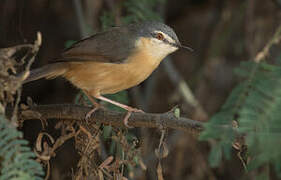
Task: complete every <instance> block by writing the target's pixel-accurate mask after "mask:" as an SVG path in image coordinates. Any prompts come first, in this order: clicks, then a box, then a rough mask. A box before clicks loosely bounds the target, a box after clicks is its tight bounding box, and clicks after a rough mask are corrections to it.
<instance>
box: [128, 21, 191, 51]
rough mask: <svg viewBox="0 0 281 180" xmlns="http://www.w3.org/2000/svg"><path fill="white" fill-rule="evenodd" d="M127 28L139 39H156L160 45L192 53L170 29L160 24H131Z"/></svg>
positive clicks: (148, 22)
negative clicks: (163, 44) (183, 49)
mask: <svg viewBox="0 0 281 180" xmlns="http://www.w3.org/2000/svg"><path fill="white" fill-rule="evenodd" d="M129 28H130V29H132V30H134V31H135V32H136V33H137V35H138V36H139V37H146V38H151V39H157V40H159V41H161V42H162V43H165V44H167V45H169V46H171V47H174V48H176V49H178V48H185V49H188V50H190V51H193V50H192V49H191V48H189V47H187V46H183V45H181V43H180V41H179V39H178V37H177V35H176V33H175V31H174V30H173V29H172V28H171V27H169V26H167V25H166V24H163V23H161V22H156V21H146V22H142V23H136V24H131V25H129Z"/></svg>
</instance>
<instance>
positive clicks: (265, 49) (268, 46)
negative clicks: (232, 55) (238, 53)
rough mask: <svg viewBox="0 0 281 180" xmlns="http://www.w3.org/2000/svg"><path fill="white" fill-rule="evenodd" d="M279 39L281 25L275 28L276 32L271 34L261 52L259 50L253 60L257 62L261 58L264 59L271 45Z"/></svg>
mask: <svg viewBox="0 0 281 180" xmlns="http://www.w3.org/2000/svg"><path fill="white" fill-rule="evenodd" d="M280 41H281V25H279V27H278V28H277V30H276V32H275V33H274V35H273V38H271V39H270V40H269V42H268V43H267V44H266V46H265V47H264V48H263V50H262V51H261V52H259V53H258V54H257V55H256V57H255V59H254V61H255V62H257V63H259V62H260V61H261V60H263V59H265V57H266V56H268V54H269V49H270V48H271V46H272V45H274V44H278V43H279V42H280Z"/></svg>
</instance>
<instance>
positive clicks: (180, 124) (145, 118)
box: [19, 104, 203, 135]
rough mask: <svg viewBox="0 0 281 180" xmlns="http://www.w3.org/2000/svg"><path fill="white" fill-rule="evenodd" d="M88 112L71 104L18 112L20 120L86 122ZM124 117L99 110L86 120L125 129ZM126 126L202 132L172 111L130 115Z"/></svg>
mask: <svg viewBox="0 0 281 180" xmlns="http://www.w3.org/2000/svg"><path fill="white" fill-rule="evenodd" d="M90 110H91V108H90V107H85V106H80V105H72V104H57V105H38V106H32V107H30V108H29V109H26V110H20V111H19V117H20V118H21V119H22V120H31V119H40V117H41V118H44V119H59V120H74V121H81V122H83V121H84V122H86V121H85V116H86V114H87V113H88V112H89V111H90ZM125 115H126V112H116V111H109V110H104V109H99V110H97V111H96V112H95V113H94V114H93V115H92V117H91V118H90V119H89V120H88V124H91V123H96V122H99V123H103V124H106V125H111V126H116V127H125V126H124V123H123V119H124V117H125ZM128 125H129V126H133V127H147V128H171V129H177V130H183V131H186V132H190V133H192V134H195V135H197V134H198V133H199V132H200V131H202V130H203V123H202V122H199V121H195V120H191V119H187V118H183V117H180V118H177V117H175V116H174V113H173V112H172V111H169V112H166V113H163V114H160V113H132V115H131V116H130V118H129V123H128Z"/></svg>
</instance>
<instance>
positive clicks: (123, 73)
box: [65, 62, 155, 95]
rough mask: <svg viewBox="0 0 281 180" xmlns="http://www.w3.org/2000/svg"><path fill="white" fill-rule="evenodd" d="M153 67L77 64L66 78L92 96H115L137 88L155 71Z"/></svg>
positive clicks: (95, 63) (94, 63)
mask: <svg viewBox="0 0 281 180" xmlns="http://www.w3.org/2000/svg"><path fill="white" fill-rule="evenodd" d="M154 69H155V68H154V67H152V66H145V65H142V66H137V65H134V64H113V63H98V62H87V63H85V62H84V63H81V64H79V63H75V64H73V65H72V67H71V68H70V70H69V71H68V72H67V73H66V74H65V77H66V78H67V79H68V80H69V81H71V82H72V83H73V84H74V85H75V86H77V87H78V88H80V89H84V90H87V91H89V92H91V94H93V95H94V94H95V95H100V94H113V93H116V92H118V91H122V90H125V89H128V88H130V87H133V86H136V85H138V84H139V83H141V82H142V81H144V80H145V79H146V78H147V77H148V76H149V75H150V74H151V73H152V71H153V70H154Z"/></svg>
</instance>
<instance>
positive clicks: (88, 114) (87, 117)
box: [85, 107, 99, 123]
mask: <svg viewBox="0 0 281 180" xmlns="http://www.w3.org/2000/svg"><path fill="white" fill-rule="evenodd" d="M98 109H99V107H94V108H93V109H92V110H91V111H89V112H88V113H87V114H86V117H85V119H86V121H87V123H88V120H89V119H90V118H91V116H92V114H93V113H94V112H95V111H96V110H98Z"/></svg>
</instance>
